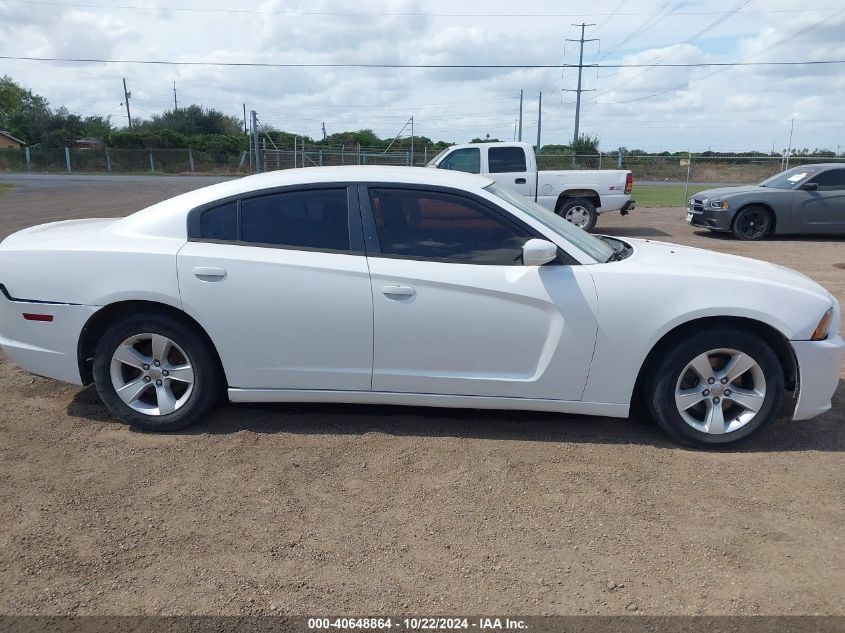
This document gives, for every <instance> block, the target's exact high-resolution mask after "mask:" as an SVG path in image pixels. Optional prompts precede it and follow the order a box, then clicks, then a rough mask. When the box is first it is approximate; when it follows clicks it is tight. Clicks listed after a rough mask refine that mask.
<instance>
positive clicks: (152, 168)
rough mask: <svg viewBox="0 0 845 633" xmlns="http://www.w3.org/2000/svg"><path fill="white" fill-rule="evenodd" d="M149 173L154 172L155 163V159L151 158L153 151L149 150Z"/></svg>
mask: <svg viewBox="0 0 845 633" xmlns="http://www.w3.org/2000/svg"><path fill="white" fill-rule="evenodd" d="M150 173H152V174H154V173H156V164H155V160H154V159H153V153H152V151H150Z"/></svg>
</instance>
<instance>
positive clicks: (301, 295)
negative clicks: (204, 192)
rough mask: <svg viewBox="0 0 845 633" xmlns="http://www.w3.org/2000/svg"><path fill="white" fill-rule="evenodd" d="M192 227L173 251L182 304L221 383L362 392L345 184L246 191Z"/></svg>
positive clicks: (358, 247) (361, 339)
mask: <svg viewBox="0 0 845 633" xmlns="http://www.w3.org/2000/svg"><path fill="white" fill-rule="evenodd" d="M238 205H239V206H240V209H238ZM350 209H351V210H352V213H350ZM195 224H196V228H195V229H194V230H195V231H196V232H197V233H198V234H197V235H193V236H191V237H192V240H191V241H189V242H188V244H186V245H185V246H184V247H183V248H182V250H181V251H179V255H178V257H177V266H178V271H179V287H180V291H181V295H182V302H183V305H184V308H185V310H186V312H188V314H190V315H191V316H193V317H194V318H195V319H196V320H197V321H198V322H199V323H200V324H201V325H202V326H203V327H204V328H205V329H206V331H207V332H208V334H209V336H210V337H211V339H212V340H213V341H214V344H215V345H216V347H217V350H218V352H219V353H220V357H221V359H222V361H223V365H224V368H225V370H226V378H227V379H228V382H229V386H230V387H237V388H244V389H260V388H265V389H341V390H367V391H368V390H369V389H370V380H371V373H372V352H373V323H372V295H371V290H370V278H369V272H368V270H367V261H366V257H365V256H364V254H363V241H362V236H361V223H360V216H359V215H358V212H357V200H356V199H355V198H354V197H353V198H352V199H351V200H350V199H349V198H348V193H347V188H346V187H345V186H341V187H336V188H313V187H311V188H307V189H302V190H285V191H282V192H275V193H270V194H264V195H255V194H251V197H248V198H244V199H242V200H236V201H232V202H230V203H227V204H224V205H221V206H219V207H216V208H212V209H207V210H204V211H203V214H202V216H201V220H198V222H196V223H195Z"/></svg>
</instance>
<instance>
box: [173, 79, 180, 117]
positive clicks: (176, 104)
mask: <svg viewBox="0 0 845 633" xmlns="http://www.w3.org/2000/svg"><path fill="white" fill-rule="evenodd" d="M178 109H179V102H178V101H176V82H175V81H174V82H173V111H174V112H176V110H178Z"/></svg>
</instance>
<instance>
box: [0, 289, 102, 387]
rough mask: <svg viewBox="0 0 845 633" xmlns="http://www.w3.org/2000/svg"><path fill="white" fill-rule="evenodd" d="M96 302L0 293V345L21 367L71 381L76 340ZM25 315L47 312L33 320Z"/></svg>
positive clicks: (76, 381)
mask: <svg viewBox="0 0 845 633" xmlns="http://www.w3.org/2000/svg"><path fill="white" fill-rule="evenodd" d="M97 310H99V306H83V305H72V304H64V303H44V302H39V301H22V300H12V299H10V298H9V297H7V296H5V294H4V295H3V296H0V347H2V348H3V351H4V352H5V353H6V355H7V356H8V357H9V359H10V360H11V361H12V362H13V363H15V365H17V366H18V367H20V368H21V369H24V370H26V371H28V372H31V373H33V374H38V375H39V376H46V377H47V378H54V379H56V380H61V381H62V382H69V383H72V384H75V385H81V384H82V378H81V377H80V375H79V361H78V357H77V344H78V342H79V335H80V333H81V332H82V328H83V327H84V326H85V324H86V323H87V322H88V319H89V318H91V315H93V314H94V313H95V312H96V311H97ZM24 314H29V315H49V316H52V317H53V320H52V321H34V320H27V319H25V318H24V316H23V315H24Z"/></svg>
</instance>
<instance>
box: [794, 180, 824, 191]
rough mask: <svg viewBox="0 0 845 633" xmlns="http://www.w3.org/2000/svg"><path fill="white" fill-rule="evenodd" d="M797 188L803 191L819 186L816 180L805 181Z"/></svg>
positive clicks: (813, 189) (816, 188) (815, 188)
mask: <svg viewBox="0 0 845 633" xmlns="http://www.w3.org/2000/svg"><path fill="white" fill-rule="evenodd" d="M798 188H799V189H803V190H804V191H816V190H818V188H819V183H817V182H805V183H804V184H803V185H801V186H800V187H798Z"/></svg>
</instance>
